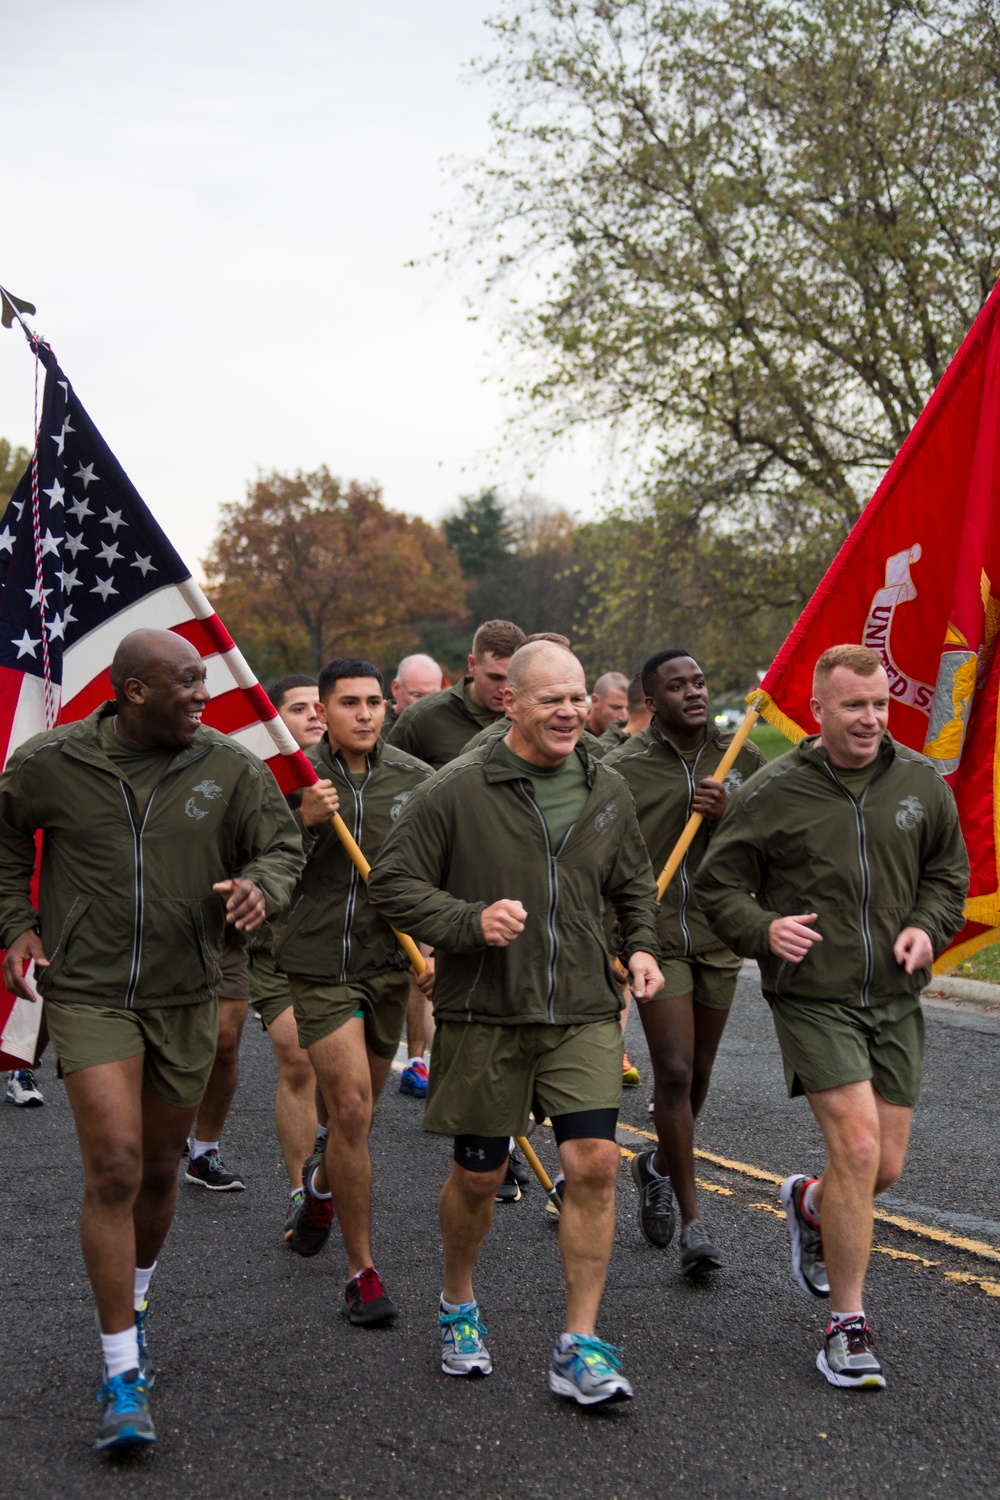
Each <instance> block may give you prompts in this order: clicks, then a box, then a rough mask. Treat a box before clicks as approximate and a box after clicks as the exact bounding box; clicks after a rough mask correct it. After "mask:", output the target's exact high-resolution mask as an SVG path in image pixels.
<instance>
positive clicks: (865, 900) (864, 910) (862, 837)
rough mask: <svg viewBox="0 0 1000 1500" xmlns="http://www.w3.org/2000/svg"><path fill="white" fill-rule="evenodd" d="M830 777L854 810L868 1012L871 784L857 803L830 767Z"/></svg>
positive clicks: (863, 987) (871, 952) (871, 953)
mask: <svg viewBox="0 0 1000 1500" xmlns="http://www.w3.org/2000/svg"><path fill="white" fill-rule="evenodd" d="M876 774H878V773H876ZM830 775H831V776H832V777H833V780H834V781H835V782H836V783H837V785H838V786H839V787H840V790H841V791H842V792H843V793H844V795H845V796H846V797H849V798H850V799H851V805H852V806H853V808H854V816H855V819H856V821H857V826H858V863H859V865H860V867H861V937H862V941H863V942H864V945H865V975H864V979H863V980H862V982H861V1005H862V1008H863V1009H865V1010H868V1009H870V1008H871V984H872V977H873V975H874V972H875V956H874V949H873V947H872V933H871V926H870V924H869V915H870V911H869V908H870V906H871V897H872V877H871V869H870V868H869V865H868V834H867V830H866V828H865V812H864V806H865V798H866V797H867V796H868V787H869V786H871V782H870V781H869V783H868V786H866V787H865V789H864V791H863V792H862V793H861V800H860V802H859V801H858V799H857V797H855V795H854V793H853V792H850V791H848V789H847V787H846V786H845V785H844V783H843V782H842V781H841V779H840V777H839V776H838V775H837V773H836V771H834V769H833V767H832V766H831V767H830ZM873 780H874V778H873Z"/></svg>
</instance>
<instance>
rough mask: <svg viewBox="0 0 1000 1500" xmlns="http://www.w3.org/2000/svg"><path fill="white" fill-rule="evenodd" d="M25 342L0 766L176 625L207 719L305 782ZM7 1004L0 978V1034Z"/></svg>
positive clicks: (126, 489) (258, 697) (1, 600)
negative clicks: (26, 422)
mask: <svg viewBox="0 0 1000 1500" xmlns="http://www.w3.org/2000/svg"><path fill="white" fill-rule="evenodd" d="M29 340H30V342H31V344H32V347H33V349H34V350H35V354H36V356H37V358H38V359H39V360H40V361H41V363H42V365H43V366H44V368H45V389H44V395H43V399H42V412H41V420H40V422H39V424H38V432H37V436H36V442H35V452H34V455H33V457H32V462H31V465H30V466H29V468H28V471H27V473H26V474H25V475H24V476H23V478H22V479H21V481H20V483H19V485H18V487H17V489H16V490H15V492H14V495H13V497H12V499H11V501H10V504H9V506H8V507H7V510H6V512H5V514H4V515H3V516H2V517H0V764H6V761H7V759H8V758H9V756H10V755H11V753H12V752H13V751H14V750H16V749H17V747H18V745H20V744H23V742H24V741H25V740H26V739H29V738H30V737H31V735H33V734H38V733H40V732H42V731H43V730H45V729H48V728H52V727H53V725H55V724H67V723H70V722H72V721H73V720H74V719H82V718H84V717H86V715H87V714H89V713H91V712H92V711H93V709H95V708H97V707H98V706H99V705H100V704H101V703H103V702H104V701H105V700H106V699H108V698H111V697H113V693H112V690H111V681H110V677H109V675H108V669H109V667H110V665H111V658H112V656H113V655H114V652H115V648H116V647H117V645H118V643H119V641H120V640H121V639H122V637H123V636H125V635H127V634H128V632H129V631H130V630H136V629H139V628H140V627H144V628H154V629H161V630H174V631H176V632H177V634H178V635H181V636H183V637H184V639H185V640H187V641H190V642H191V644H192V645H193V646H194V647H195V648H196V649H197V650H198V651H199V652H200V653H201V655H202V658H203V659H204V662H205V666H206V668H207V674H208V675H207V685H208V688H209V691H210V692H211V694H212V700H211V702H210V703H209V704H208V706H207V707H206V709H205V713H204V722H205V723H206V724H208V725H210V726H211V727H212V728H214V729H218V730H221V731H222V732H223V733H224V734H228V735H231V736H232V737H233V738H234V739H236V740H238V741H239V742H240V744H242V745H245V746H246V747H247V748H248V749H249V750H252V751H253V752H254V754H255V755H258V756H260V758H261V759H262V760H264V761H266V762H267V764H268V765H269V766H270V768H271V770H272V771H273V773H274V775H275V778H276V779H277V781H278V784H279V785H280V787H281V789H282V791H285V792H289V791H292V790H293V789H294V788H296V787H299V786H304V785H308V784H309V783H310V782H312V781H315V779H316V774H315V772H314V771H313V769H312V766H311V765H310V764H309V762H308V761H307V760H306V758H305V756H304V755H303V754H302V752H301V751H300V750H299V749H298V746H297V745H296V744H295V741H294V740H293V739H292V736H291V735H290V734H289V732H288V730H287V728H286V727H285V725H284V723H283V721H282V720H281V719H280V718H279V717H278V715H277V714H276V713H275V710H274V707H273V706H272V704H271V701H270V699H269V698H268V697H267V694H266V693H265V692H264V690H263V688H262V687H261V686H260V684H259V683H258V682H257V679H256V678H255V677H254V675H253V673H252V672H251V670H250V668H249V666H248V665H247V663H246V661H245V660H244V658H243V656H242V654H241V653H240V651H239V650H238V649H237V647H236V645H235V643H234V642H233V640H232V638H231V636H230V635H229V632H228V631H227V630H226V628H225V626H224V625H223V623H222V621H221V620H220V619H219V617H218V615H217V614H216V613H215V611H214V610H213V609H212V606H211V604H210V603H209V602H208V600H207V599H206V597H205V595H204V593H203V591H202V590H201V588H200V587H199V585H198V584H197V583H196V582H195V580H194V578H192V576H191V571H190V569H189V568H188V567H187V566H186V565H185V563H184V562H183V560H182V559H181V557H180V555H179V554H178V553H177V552H176V550H175V549H174V547H173V546H172V545H171V543H170V541H169V540H168V539H167V537H166V536H165V535H164V533H163V532H162V531H161V530H160V527H159V526H158V525H157V523H156V521H155V520H154V518H153V515H152V513H151V512H150V510H149V508H148V507H147V505H146V504H145V502H144V501H143V499H142V497H141V496H140V495H139V492H138V491H137V490H136V488H135V486H134V485H133V484H132V482H131V480H130V479H129V478H128V475H127V474H126V473H125V471H124V469H123V468H122V466H121V464H119V462H118V460H117V459H116V458H115V456H114V454H113V453H112V452H111V449H110V448H109V447H108V445H107V444H106V443H105V441H104V439H103V438H102V437H101V435H100V433H99V432H98V431H97V428H96V427H95V426H94V424H93V422H92V421H91V420H90V417H89V416H88V415H87V413H86V411H85V410H84V408H83V406H82V405H81V403H80V401H79V399H78V397H77V395H76V392H75V391H74V390H73V387H72V386H71V385H70V383H69V381H68V380H67V379H66V376H65V375H64V374H63V372H62V370H61V369H60V368H59V365H58V364H57V363H56V360H55V356H54V355H53V353H52V351H51V349H49V347H48V346H47V345H46V344H44V343H42V341H41V340H39V339H37V338H35V336H34V335H29ZM11 1003H12V1002H11V997H10V996H8V995H7V994H6V991H4V990H3V989H2V987H0V1038H2V1032H3V1027H4V1025H5V1024H6V1021H7V1017H8V1014H9V1011H10V1006H11ZM2 1056H3V1054H2V1040H0V1059H2ZM9 1065H15V1064H9Z"/></svg>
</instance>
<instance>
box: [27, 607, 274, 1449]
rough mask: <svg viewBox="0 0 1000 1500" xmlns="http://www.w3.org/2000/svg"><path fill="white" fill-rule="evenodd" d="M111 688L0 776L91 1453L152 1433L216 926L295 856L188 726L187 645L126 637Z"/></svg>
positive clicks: (250, 912) (270, 816) (245, 919)
mask: <svg viewBox="0 0 1000 1500" xmlns="http://www.w3.org/2000/svg"><path fill="white" fill-rule="evenodd" d="M111 683H112V686H113V688H114V690H115V701H114V703H107V704H105V705H104V706H103V707H102V708H99V709H97V710H96V711H95V712H94V713H92V714H91V715H90V717H89V718H86V719H83V720H81V721H80V722H78V723H75V724H68V725H65V726H63V727H61V728H58V729H53V730H50V731H49V732H48V733H46V734H41V735H36V736H35V737H34V738H33V739H30V740H28V741H27V742H26V743H25V744H24V745H22V746H21V747H20V748H19V749H18V750H17V751H16V752H15V753H14V755H13V756H12V757H11V759H10V762H9V763H8V765H7V768H6V770H5V771H4V773H3V776H2V777H0V943H2V944H6V945H7V947H8V952H7V957H6V958H5V960H4V965H3V978H4V983H5V984H6V986H7V988H8V989H9V990H10V991H11V992H12V993H14V994H18V995H22V996H27V997H30V995H31V991H30V989H29V988H28V986H27V984H26V983H25V980H24V978H23V977H22V971H23V968H24V965H25V964H26V963H27V962H28V961H33V962H34V965H35V973H36V983H37V985H38V988H39V990H40V992H41V994H42V996H43V998H44V1001H45V1014H46V1018H47V1020H48V1025H49V1033H50V1035H51V1037H52V1042H53V1045H54V1047H55V1051H56V1054H57V1056H58V1059H59V1065H60V1070H61V1072H62V1075H63V1078H64V1080H65V1085H66V1093H67V1095H68V1097H69V1101H70V1105H71V1107H72V1110H73V1117H74V1121H75V1123H76V1131H77V1138H78V1140H79V1143H80V1152H81V1155H82V1157H83V1169H84V1197H83V1210H82V1214H81V1220H80V1236H81V1240H82V1244H83V1256H84V1261H85V1263H86V1267H87V1273H88V1276H89V1278H90V1284H91V1287H92V1289H93V1293H94V1300H95V1302H96V1304H97V1316H98V1321H99V1326H100V1331H101V1347H102V1352H103V1355H104V1362H105V1383H104V1385H103V1386H102V1388H101V1391H100V1395H99V1400H100V1402H101V1405H102V1406H103V1409H104V1410H103V1416H102V1421H101V1428H100V1435H99V1438H98V1444H97V1446H98V1449H100V1450H108V1449H113V1448H121V1447H130V1446H136V1445H143V1444H147V1445H148V1444H150V1443H153V1442H155V1441H156V1436H155V1433H154V1431H153V1425H152V1421H151V1419H150V1415H149V1403H148V1397H147V1388H148V1385H149V1384H151V1383H152V1366H151V1362H150V1360H149V1355H148V1350H147V1349H146V1344H145V1328H144V1322H145V1302H146V1293H147V1291H148V1288H149V1279H150V1277H151V1275H152V1271H153V1267H154V1266H155V1264H156V1257H157V1255H158V1254H159V1252H160V1249H161V1247H162V1245H163V1242H164V1240H165V1239H166V1235H167V1231H168V1229H169V1228H170V1221H171V1219H172V1217H173V1212H174V1205H175V1202H176V1198H177V1165H178V1162H179V1161H180V1156H181V1151H182V1150H183V1147H184V1143H185V1141H186V1139H187V1133H188V1130H189V1128H190V1126H191V1123H192V1121H193V1119H194V1115H195V1110H196V1108H197V1105H198V1102H199V1100H200V1099H201V1095H202V1092H203V1090H204V1088H205V1084H206V1081H207V1079H208V1075H209V1073H210V1072H211V1068H212V1061H213V1058H214V1056H215V1042H216V1032H217V1026H218V1007H217V1001H216V990H217V987H218V980H219V954H220V950H221V947H222V941H223V936H224V933H225V930H226V925H227V923H228V924H229V925H230V926H232V927H234V928H235V929H236V930H237V931H239V932H252V931H253V930H254V929H255V928H256V927H258V926H259V925H260V923H261V922H262V921H263V920H264V917H265V915H267V916H271V915H273V914H277V913H280V911H281V910H282V909H283V908H284V907H285V906H287V904H288V901H289V898H290V896H291V892H292V887H293V885H294V882H295V877H296V875H297V874H298V871H299V868H300V867H301V864H302V848H301V840H300V838H299V834H298V831H297V829H296V826H295V822H294V819H293V818H292V815H291V813H290V812H289V811H288V809H287V807H286V806H285V802H284V799H283V797H282V796H281V793H280V792H279V790H278V786H277V783H276V782H275V780H274V777H273V776H272V775H271V773H270V771H268V769H267V767H266V766H264V765H263V763H262V762H261V761H259V760H257V759H256V757H255V756H253V755H251V754H249V753H248V752H247V751H245V750H243V749H242V748H241V747H240V746H239V745H237V744H235V743H234V742H233V741H231V740H228V739H227V738H226V737H225V736H224V735H221V734H218V733H216V731H215V730H211V729H205V728H203V727H202V726H201V715H202V710H203V709H204V707H205V704H206V703H207V702H208V700H209V693H208V690H207V689H206V687H205V667H204V663H203V662H202V660H201V657H200V656H199V655H198V653H197V652H196V651H195V650H194V648H193V647H192V646H190V645H189V644H188V643H187V642H186V641H185V640H183V639H182V638H181V637H180V636H178V635H174V634H173V633H172V632H170V631H161V630H139V631H134V632H133V633H132V634H131V635H128V636H126V637H125V639H124V640H123V641H122V643H121V644H120V646H119V647H118V650H117V651H116V653H115V657H114V660H113V662H112V664H111ZM37 830H41V832H42V834H43V845H42V863H41V878H40V895H39V910H38V913H37V914H36V913H35V910H34V908H33V907H32V905H31V901H30V899H29V886H30V881H31V874H32V869H33V867H34V862H35V834H36V831H37Z"/></svg>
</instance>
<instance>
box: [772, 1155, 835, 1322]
mask: <svg viewBox="0 0 1000 1500" xmlns="http://www.w3.org/2000/svg"><path fill="white" fill-rule="evenodd" d="M816 1180H817V1179H816V1178H815V1177H804V1176H803V1175H802V1174H801V1173H799V1174H798V1175H796V1176H793V1177H786V1178H785V1180H784V1182H783V1183H782V1184H781V1206H782V1208H783V1209H784V1210H785V1219H786V1221H787V1223H788V1238H789V1239H790V1241H791V1249H792V1275H793V1276H794V1277H795V1280H796V1283H797V1284H798V1285H799V1286H800V1287H801V1288H802V1290H803V1291H804V1292H808V1293H809V1295H810V1296H811V1297H829V1295H830V1278H829V1277H828V1276H827V1274H826V1266H825V1265H824V1264H823V1238H822V1235H821V1234H820V1231H819V1229H818V1228H817V1226H816V1225H815V1224H814V1223H813V1221H812V1220H811V1219H810V1218H809V1217H808V1215H807V1214H806V1212H805V1209H804V1208H803V1206H802V1197H803V1194H804V1193H805V1190H806V1188H807V1187H808V1186H809V1184H810V1183H811V1182H815V1181H816Z"/></svg>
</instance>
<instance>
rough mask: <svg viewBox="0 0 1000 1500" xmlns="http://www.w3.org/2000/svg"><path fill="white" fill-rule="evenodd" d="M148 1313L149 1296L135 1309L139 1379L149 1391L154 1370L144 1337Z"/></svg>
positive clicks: (154, 1378)
mask: <svg viewBox="0 0 1000 1500" xmlns="http://www.w3.org/2000/svg"><path fill="white" fill-rule="evenodd" d="M148 1315H149V1298H148V1297H147V1298H146V1301H145V1302H144V1303H143V1304H142V1306H141V1307H139V1308H137V1309H136V1314H135V1336H136V1339H137V1341H138V1344H139V1379H140V1380H143V1381H145V1383H146V1389H147V1391H151V1390H152V1389H153V1386H154V1385H155V1384H156V1370H155V1369H154V1367H153V1357H152V1355H151V1354H150V1352H149V1344H148V1342H147V1339H146V1318H147V1317H148Z"/></svg>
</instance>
